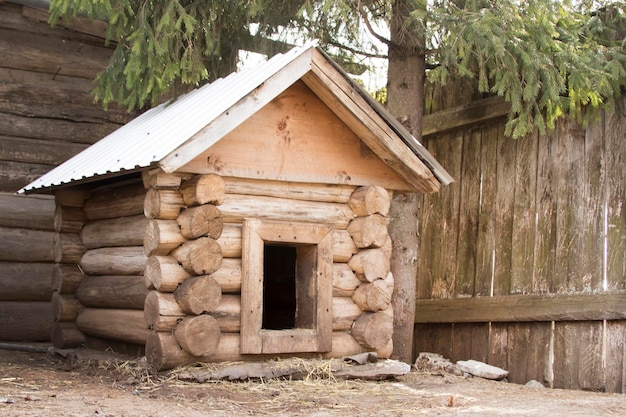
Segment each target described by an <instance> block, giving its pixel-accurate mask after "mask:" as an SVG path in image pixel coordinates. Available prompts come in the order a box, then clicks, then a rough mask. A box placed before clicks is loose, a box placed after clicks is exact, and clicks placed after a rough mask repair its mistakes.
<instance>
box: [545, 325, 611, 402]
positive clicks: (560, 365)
mask: <svg viewBox="0 0 626 417" xmlns="http://www.w3.org/2000/svg"><path fill="white" fill-rule="evenodd" d="M602 333H603V323H602V322H601V321H581V322H557V323H556V324H555V336H554V358H555V361H554V388H568V389H578V390H580V389H582V390H590V391H604V390H605V384H604V372H603V371H604V369H603V364H602Z"/></svg>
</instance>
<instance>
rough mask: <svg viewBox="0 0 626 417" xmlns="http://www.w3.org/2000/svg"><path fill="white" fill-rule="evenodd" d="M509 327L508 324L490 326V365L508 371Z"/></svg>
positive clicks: (492, 324)
mask: <svg viewBox="0 0 626 417" xmlns="http://www.w3.org/2000/svg"><path fill="white" fill-rule="evenodd" d="M508 340H509V326H508V324H507V323H491V325H490V326H489V360H488V363H489V364H490V365H493V366H498V367H500V368H502V369H506V368H507V366H508V363H509V349H508V346H509V342H508Z"/></svg>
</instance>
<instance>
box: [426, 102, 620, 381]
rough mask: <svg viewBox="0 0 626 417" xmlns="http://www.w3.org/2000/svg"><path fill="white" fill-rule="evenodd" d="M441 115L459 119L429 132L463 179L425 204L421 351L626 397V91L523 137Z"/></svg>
mask: <svg viewBox="0 0 626 417" xmlns="http://www.w3.org/2000/svg"><path fill="white" fill-rule="evenodd" d="M466 113H467V112H466ZM474 113H476V111H474ZM476 114H478V115H479V116H480V114H482V112H481V111H478V113H476ZM442 116H443V117H442ZM479 116H478V118H480V117H479ZM429 117H431V116H429ZM437 120H439V121H441V120H459V117H458V115H454V113H453V112H448V114H446V113H442V114H440V115H432V117H431V120H430V122H428V123H426V124H427V125H428V126H431V128H429V129H430V130H429V131H427V132H426V133H427V136H425V138H424V142H425V146H427V148H428V149H429V150H430V152H431V153H432V154H433V155H434V156H435V157H436V158H437V160H438V161H439V162H440V163H441V164H442V165H443V166H444V167H445V168H446V169H447V170H448V171H449V172H450V173H451V174H452V175H453V176H454V177H455V178H456V179H457V182H456V183H455V184H453V185H451V186H449V187H445V188H443V189H442V190H441V191H440V192H439V193H438V194H435V195H427V196H424V197H423V199H422V205H421V209H420V213H419V216H420V217H419V223H420V225H419V230H420V231H419V233H420V256H419V272H418V280H417V292H418V294H417V298H418V301H417V312H416V331H415V343H414V346H415V350H416V352H420V351H434V352H438V353H441V354H443V355H444V356H446V357H448V358H450V359H452V360H461V359H469V358H472V359H477V360H481V361H485V362H488V363H490V364H493V365H496V366H500V367H503V368H505V369H508V370H509V371H510V378H509V380H511V381H512V382H517V383H525V382H527V381H528V380H530V379H536V380H538V381H541V382H543V383H544V384H546V385H547V386H551V387H555V388H572V389H585V390H598V391H610V392H626V349H625V348H624V344H625V342H626V293H624V291H623V290H624V289H626V99H624V100H622V101H620V102H619V103H618V105H617V106H616V109H615V111H614V112H611V113H606V114H605V115H603V116H602V117H601V119H600V120H599V121H598V122H597V123H594V124H593V125H590V126H589V127H587V128H586V129H583V128H582V127H580V126H579V125H578V124H576V123H574V122H564V123H560V124H559V125H558V127H557V128H556V130H555V131H553V132H551V133H550V134H547V135H540V134H533V135H530V136H528V137H526V138H524V139H519V140H513V139H510V138H506V137H504V134H503V132H504V119H503V118H502V117H500V118H496V119H492V120H491V121H490V122H486V123H483V124H482V125H473V126H465V127H457V128H455V129H454V130H451V131H447V132H441V133H436V131H437V129H438V128H440V123H437V122H436V121H437ZM433 122H434V123H433Z"/></svg>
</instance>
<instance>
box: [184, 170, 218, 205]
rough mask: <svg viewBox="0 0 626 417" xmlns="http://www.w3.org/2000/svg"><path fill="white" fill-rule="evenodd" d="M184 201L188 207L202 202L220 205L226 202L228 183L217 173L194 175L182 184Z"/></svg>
mask: <svg viewBox="0 0 626 417" xmlns="http://www.w3.org/2000/svg"><path fill="white" fill-rule="evenodd" d="M180 193H181V194H182V196H183V201H184V202H185V204H186V205H187V206H188V207H192V206H199V205H202V204H214V205H216V206H219V205H220V204H222V203H223V202H224V195H225V193H226V185H225V184H224V179H223V178H222V177H220V176H219V175H216V174H205V175H194V176H193V177H191V178H190V179H188V180H186V181H185V182H183V183H182V185H181V186H180Z"/></svg>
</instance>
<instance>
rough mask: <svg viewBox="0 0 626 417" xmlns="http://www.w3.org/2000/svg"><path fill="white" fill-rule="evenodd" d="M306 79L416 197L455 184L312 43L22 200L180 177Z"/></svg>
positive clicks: (131, 131) (52, 175) (115, 140)
mask: <svg viewBox="0 0 626 417" xmlns="http://www.w3.org/2000/svg"><path fill="white" fill-rule="evenodd" d="M300 79H302V80H303V81H304V82H305V83H306V84H307V85H308V86H309V88H311V90H313V92H314V93H315V94H316V95H318V97H320V99H321V100H322V101H324V102H325V103H326V104H327V105H328V106H329V107H330V108H331V109H333V111H335V113H336V114H337V115H338V116H339V117H340V118H341V119H342V120H343V121H344V123H346V124H347V125H348V126H349V127H350V128H351V129H352V130H353V131H354V132H355V133H356V134H357V135H358V136H359V137H360V138H361V140H362V141H363V142H364V143H365V144H366V145H367V146H368V147H370V148H371V149H372V151H373V152H374V153H376V154H377V155H378V157H380V158H381V159H383V160H384V161H385V162H386V163H387V164H388V165H389V166H390V167H391V168H392V169H393V170H394V171H396V172H397V173H398V174H399V176H400V177H401V178H403V179H404V180H405V181H407V183H408V184H409V185H411V187H412V188H413V189H415V190H416V191H420V192H433V191H437V190H438V188H439V185H440V183H442V184H444V185H445V184H449V183H450V182H452V181H453V179H452V178H451V177H450V175H449V174H448V173H447V172H446V171H445V170H444V169H443V168H442V167H441V166H440V165H439V164H438V163H437V161H436V160H435V159H434V158H433V157H432V155H431V154H430V153H429V152H428V151H427V150H426V148H424V147H423V146H422V145H421V144H420V143H419V142H418V141H417V140H416V139H415V138H414V137H413V136H412V135H411V134H410V133H409V132H408V131H407V130H406V129H405V128H404V127H403V126H402V125H401V124H400V123H399V122H397V121H396V120H395V119H394V118H393V117H392V116H391V115H390V114H389V112H387V110H386V109H384V108H383V107H382V106H381V105H380V104H378V103H377V102H376V101H375V100H374V99H373V98H371V96H370V95H369V94H367V92H365V91H364V90H363V89H362V88H361V87H359V86H358V85H356V84H355V83H354V82H352V80H351V79H350V78H349V76H348V75H347V74H346V73H345V72H344V71H343V70H341V69H340V68H339V67H338V66H337V65H336V64H335V63H334V62H333V61H332V60H331V59H330V58H329V57H328V56H327V55H326V54H324V53H323V52H322V51H321V50H320V49H318V48H317V47H316V44H315V43H314V42H310V43H308V44H306V45H304V46H302V47H296V48H294V49H292V50H291V51H289V52H287V53H285V54H279V55H276V56H274V57H273V58H271V59H269V60H268V61H266V62H264V63H262V64H260V65H257V66H255V67H253V68H248V69H245V70H243V71H241V72H237V73H233V74H231V75H229V76H228V77H226V78H223V79H218V80H216V81H214V82H212V83H211V84H207V85H205V86H203V87H200V88H198V89H196V90H193V91H191V92H190V93H188V94H186V95H183V96H181V97H178V98H177V99H174V100H171V101H169V102H166V103H163V104H161V105H159V106H157V107H155V108H153V109H151V110H149V111H147V112H146V113H144V114H142V115H140V116H138V117H137V118H135V119H134V120H132V121H130V122H129V123H127V124H126V125H124V126H122V127H121V128H119V129H118V130H116V131H114V132H113V133H111V134H109V135H108V136H106V137H105V138H103V139H101V140H100V141H98V142H97V143H95V144H94V145H92V146H90V147H89V148H88V149H86V150H84V151H83V152H81V153H79V154H77V155H76V156H74V157H73V158H71V159H69V160H68V161H66V162H65V163H63V164H61V165H59V166H58V167H56V168H54V169H53V170H52V171H50V172H48V173H47V174H45V175H43V176H42V177H40V178H39V179H37V180H35V181H33V182H32V183H30V184H28V185H27V186H25V187H24V188H22V189H21V190H20V191H19V192H36V191H37V190H46V189H52V188H56V187H59V186H63V185H67V184H70V183H75V182H82V181H86V180H95V179H98V178H100V177H103V176H113V175H122V174H126V173H130V172H133V171H137V170H140V169H143V168H146V167H150V166H153V167H156V166H159V167H161V169H163V170H164V171H165V172H174V171H176V170H177V169H179V168H180V167H182V166H184V165H185V164H186V163H188V162H189V161H190V160H192V159H193V158H194V157H195V156H197V155H198V154H199V153H201V152H203V151H204V150H206V149H208V148H209V147H210V146H211V145H213V144H214V143H216V142H217V141H219V140H220V139H221V138H222V137H224V136H225V135H226V134H227V133H229V132H230V131H231V130H233V129H234V128H235V127H237V126H238V125H239V124H241V123H242V122H244V121H245V120H246V119H247V118H249V117H250V116H251V115H252V114H254V113H255V112H256V111H258V110H259V109H260V108H261V107H263V106H265V105H266V104H268V103H269V102H270V101H271V100H273V99H274V98H275V97H276V96H278V94H280V93H281V92H282V91H284V90H285V89H286V88H288V87H289V86H290V85H292V84H293V83H294V82H296V81H298V80H300ZM198 133H202V134H198Z"/></svg>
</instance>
